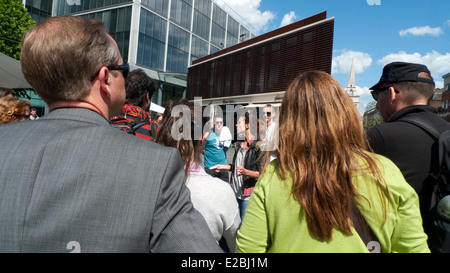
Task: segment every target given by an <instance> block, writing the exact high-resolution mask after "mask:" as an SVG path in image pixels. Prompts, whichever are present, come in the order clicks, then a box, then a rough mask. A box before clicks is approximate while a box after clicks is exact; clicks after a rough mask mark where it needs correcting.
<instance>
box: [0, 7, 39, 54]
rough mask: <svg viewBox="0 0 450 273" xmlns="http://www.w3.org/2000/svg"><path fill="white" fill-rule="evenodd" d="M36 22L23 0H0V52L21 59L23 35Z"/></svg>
mask: <svg viewBox="0 0 450 273" xmlns="http://www.w3.org/2000/svg"><path fill="white" fill-rule="evenodd" d="M35 24H36V22H35V21H34V20H33V19H31V16H30V15H28V12H27V9H26V8H25V7H24V5H23V3H22V1H21V0H0V52H1V53H3V54H5V55H8V56H10V57H12V58H14V59H16V60H20V42H21V41H22V36H23V34H24V33H25V32H26V31H27V30H28V29H29V28H31V27H32V26H34V25H35Z"/></svg>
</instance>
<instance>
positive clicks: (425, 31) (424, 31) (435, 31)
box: [399, 26, 444, 37]
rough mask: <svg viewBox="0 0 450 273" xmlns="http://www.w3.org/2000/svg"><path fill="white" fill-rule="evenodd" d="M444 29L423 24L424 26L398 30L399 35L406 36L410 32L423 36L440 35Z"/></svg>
mask: <svg viewBox="0 0 450 273" xmlns="http://www.w3.org/2000/svg"><path fill="white" fill-rule="evenodd" d="M443 33H444V31H443V30H442V28H440V27H435V28H431V27H430V26H424V27H413V28H409V29H404V30H401V31H400V32H399V34H400V36H401V37H403V36H408V34H411V35H413V36H425V35H431V36H440V35H441V34H443Z"/></svg>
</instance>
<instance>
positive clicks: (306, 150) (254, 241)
mask: <svg viewBox="0 0 450 273" xmlns="http://www.w3.org/2000/svg"><path fill="white" fill-rule="evenodd" d="M279 120H280V122H279V144H278V147H277V149H276V150H275V154H276V156H277V159H275V160H273V161H272V162H270V163H267V165H266V168H265V170H264V172H263V174H262V176H261V177H260V179H259V181H258V183H257V184H256V187H255V189H254V191H253V194H252V197H251V198H250V202H249V204H248V208H247V212H246V216H245V219H244V220H243V223H242V226H241V229H240V230H239V232H238V238H237V243H236V252H369V249H368V248H370V250H371V251H378V252H379V251H381V252H429V249H428V246H427V242H426V240H427V236H426V235H425V233H424V231H423V227H422V219H421V217H420V211H419V202H418V197H417V194H416V193H415V191H414V190H413V189H412V188H411V186H409V184H408V183H407V182H406V181H405V179H404V178H403V176H402V174H401V172H400V171H399V169H398V168H397V167H396V166H395V165H394V164H393V163H392V162H391V161H390V160H389V159H387V158H385V157H382V156H380V155H376V154H373V153H371V152H369V151H368V150H367V146H366V141H365V137H364V131H363V127H362V121H361V117H360V115H359V113H358V110H357V108H356V107H355V105H354V103H353V101H352V100H351V98H350V96H348V94H347V93H346V92H345V90H344V89H343V88H342V87H341V86H340V85H339V83H338V82H337V81H336V80H335V79H333V78H332V77H331V76H330V75H328V74H327V73H324V72H319V71H311V72H306V73H303V74H301V75H299V76H298V77H297V78H296V79H295V80H294V81H293V82H292V83H291V85H290V86H289V88H288V90H287V91H286V93H285V95H284V99H283V102H282V105H281V109H280V112H279ZM266 162H269V159H268V158H267V159H266ZM367 234H369V236H366V235H367ZM367 238H368V239H370V241H368V239H367Z"/></svg>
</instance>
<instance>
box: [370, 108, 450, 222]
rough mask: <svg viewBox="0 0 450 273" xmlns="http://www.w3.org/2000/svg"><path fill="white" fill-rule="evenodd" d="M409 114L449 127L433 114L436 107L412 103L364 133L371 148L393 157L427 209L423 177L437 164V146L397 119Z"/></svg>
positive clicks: (428, 193) (428, 189) (428, 188)
mask: <svg viewBox="0 0 450 273" xmlns="http://www.w3.org/2000/svg"><path fill="white" fill-rule="evenodd" d="M409 116H420V117H422V118H423V119H425V120H427V121H429V122H430V123H433V124H435V125H436V126H437V128H439V129H440V132H442V131H445V130H450V124H449V123H448V122H447V121H445V120H444V119H442V118H441V117H439V116H438V115H436V109H435V108H433V107H430V106H425V105H415V106H408V107H405V108H403V109H401V110H399V111H397V112H396V113H395V114H394V115H393V116H392V117H391V118H390V119H389V120H388V121H387V122H386V123H383V124H380V125H377V126H375V127H372V128H370V129H369V130H368V131H367V132H366V135H367V139H368V142H369V146H370V147H371V148H372V149H373V151H374V152H375V153H377V154H381V155H384V156H386V157H387V158H389V159H390V160H392V161H393V162H394V163H395V164H396V165H397V167H398V168H399V169H400V171H401V172H402V174H403V176H404V177H405V179H406V181H407V182H408V183H409V184H410V185H411V186H412V187H413V188H414V189H415V190H416V192H417V193H418V195H419V199H420V203H421V204H420V205H421V210H422V209H428V208H429V202H430V200H429V199H430V196H431V191H432V185H430V183H427V181H426V178H427V177H428V175H429V173H430V172H431V171H433V170H434V169H435V168H436V167H437V146H436V145H435V140H434V139H433V138H432V136H431V135H429V134H428V133H426V132H425V131H424V130H423V129H421V128H419V127H418V126H416V125H413V124H409V123H406V122H402V121H400V120H401V118H403V117H409ZM386 179H389V177H386ZM422 212H423V213H422V216H426V215H424V212H425V211H422ZM425 214H426V213H425Z"/></svg>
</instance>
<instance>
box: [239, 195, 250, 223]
mask: <svg viewBox="0 0 450 273" xmlns="http://www.w3.org/2000/svg"><path fill="white" fill-rule="evenodd" d="M237 202H238V205H239V214H240V215H241V221H243V220H244V215H245V210H246V209H247V205H248V200H241V199H237Z"/></svg>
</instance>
